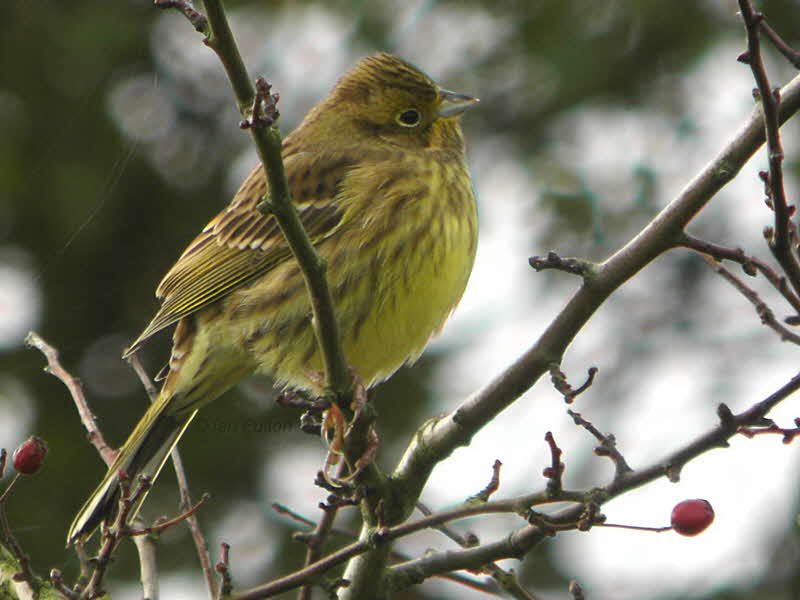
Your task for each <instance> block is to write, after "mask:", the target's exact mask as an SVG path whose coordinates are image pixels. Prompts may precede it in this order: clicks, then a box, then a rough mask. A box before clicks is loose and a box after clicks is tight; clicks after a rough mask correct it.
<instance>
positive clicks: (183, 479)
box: [128, 352, 219, 600]
mask: <svg viewBox="0 0 800 600" xmlns="http://www.w3.org/2000/svg"><path fill="white" fill-rule="evenodd" d="M128 364H129V365H130V366H131V368H132V369H133V370H134V372H135V373H136V375H137V376H138V377H139V381H141V382H142V385H143V386H144V389H145V390H146V391H147V395H148V397H149V398H150V402H155V401H156V400H157V399H158V389H156V386H155V385H154V384H153V380H152V379H150V376H149V375H148V374H147V370H146V369H145V368H144V366H143V365H142V361H141V360H140V359H139V355H138V353H136V352H134V353H133V354H131V355H130V356H129V357H128ZM170 459H171V460H172V466H173V467H174V469H175V476H176V478H177V479H178V491H179V493H180V498H181V505H180V506H181V511H183V512H184V514H185V515H186V517H185V518H186V524H187V525H188V527H189V531H190V532H191V534H192V540H193V541H194V546H195V550H196V551H197V557H198V560H199V561H200V567H201V568H202V570H203V577H204V578H205V581H206V588H207V589H208V595H209V598H210V599H211V600H214V598H216V597H217V595H218V593H219V591H218V589H217V579H216V577H215V576H214V569H213V567H212V565H211V553H210V552H209V550H208V542H207V541H206V538H205V535H204V534H203V530H202V529H201V528H200V521H199V520H198V518H197V514H195V511H193V510H190V508H191V507H192V495H191V492H190V491H189V478H188V477H187V476H186V469H185V468H184V466H183V459H182V458H181V453H180V451H179V450H178V447H177V446H175V447H174V448H173V449H172V452H171V453H170ZM204 497H205V496H204ZM201 503H202V502H201ZM201 503H198V505H197V506H198V507H199V506H200V504H201Z"/></svg>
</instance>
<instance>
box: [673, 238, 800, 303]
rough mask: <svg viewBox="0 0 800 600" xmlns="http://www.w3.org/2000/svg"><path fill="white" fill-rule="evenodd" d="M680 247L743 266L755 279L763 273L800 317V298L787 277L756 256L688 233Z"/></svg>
mask: <svg viewBox="0 0 800 600" xmlns="http://www.w3.org/2000/svg"><path fill="white" fill-rule="evenodd" d="M680 246H683V247H686V248H691V249H692V250H694V251H695V252H698V253H700V254H707V255H709V256H713V257H714V258H716V259H717V260H718V261H722V260H730V261H732V262H735V263H738V264H740V265H742V270H743V271H744V272H745V273H747V275H749V276H751V277H754V276H755V275H756V273H761V274H762V275H763V276H764V277H766V279H767V281H769V283H770V285H772V287H773V288H775V289H776V290H777V291H778V292H779V293H780V294H781V295H782V296H783V297H784V299H785V300H786V301H787V302H788V303H789V304H790V305H791V307H792V308H793V309H794V311H795V315H800V296H798V295H797V294H795V293H794V291H793V290H792V289H791V288H790V287H789V286H788V285H787V283H786V277H783V276H781V275H778V273H777V271H775V269H773V268H772V267H770V266H769V265H768V264H766V263H765V262H764V261H762V260H760V259H758V258H757V257H755V256H748V255H747V254H745V252H744V250H742V249H741V248H727V247H725V246H720V245H718V244H713V243H711V242H707V241H705V240H701V239H698V238H695V237H692V236H691V235H689V234H688V233H684V234H683V238H682V239H681V242H680Z"/></svg>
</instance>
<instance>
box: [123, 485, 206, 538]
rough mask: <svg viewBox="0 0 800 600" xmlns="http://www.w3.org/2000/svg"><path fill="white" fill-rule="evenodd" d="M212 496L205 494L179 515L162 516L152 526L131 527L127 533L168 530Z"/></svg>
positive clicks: (156, 532)
mask: <svg viewBox="0 0 800 600" xmlns="http://www.w3.org/2000/svg"><path fill="white" fill-rule="evenodd" d="M210 497H211V496H210V495H209V494H207V493H206V494H203V495H202V496H201V497H200V499H199V500H198V501H197V502H196V503H195V505H194V506H190V507H189V508H187V509H186V510H184V511H183V512H182V513H181V514H179V515H178V516H177V517H174V518H172V519H167V518H166V517H161V518H159V519H156V521H155V522H154V523H153V524H152V525H151V526H150V527H145V528H144V529H129V530H128V531H126V533H127V535H129V536H132V537H133V536H137V535H150V534H160V533H161V532H163V531H166V530H167V529H169V528H170V527H172V526H173V525H177V524H178V523H180V522H182V521H185V520H186V519H188V518H189V517H191V516H192V515H193V514H195V513H196V512H197V511H198V510H200V507H201V506H203V504H205V503H206V502H207V501H208V499H209V498H210Z"/></svg>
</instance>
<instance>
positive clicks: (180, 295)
mask: <svg viewBox="0 0 800 600" xmlns="http://www.w3.org/2000/svg"><path fill="white" fill-rule="evenodd" d="M353 164H354V161H351V160H348V159H345V158H343V157H342V156H341V155H338V156H330V157H324V156H323V157H320V156H319V155H317V156H312V155H309V154H307V153H298V154H294V155H292V156H290V157H286V158H285V166H286V171H287V178H288V181H289V187H290V191H291V192H292V198H293V200H294V201H295V203H296V206H297V210H298V213H299V215H300V220H301V221H302V223H303V226H304V227H305V229H306V232H307V233H308V235H309V237H310V238H311V241H312V243H314V244H318V243H320V242H321V241H323V240H325V239H327V238H328V237H330V236H331V235H333V234H334V233H335V232H336V230H337V229H338V227H339V225H340V223H341V220H342V216H343V214H342V211H341V210H340V209H339V207H338V206H337V203H336V202H335V200H336V196H337V194H338V193H339V189H340V187H341V183H342V182H343V181H344V179H345V178H346V176H347V172H348V171H349V169H350V167H351V166H352V165H353ZM312 168H313V169H317V170H318V169H322V171H321V172H322V173H323V174H324V177H323V178H322V179H323V180H324V181H323V182H322V184H321V185H317V186H316V187H315V188H314V189H313V190H312V193H308V188H307V187H305V186H303V181H302V179H304V178H305V177H307V176H308V173H309V172H311V169H312ZM317 172H320V171H317ZM265 193H266V182H265V179H264V177H263V174H262V170H261V167H260V166H259V167H257V168H256V169H254V170H253V171H252V172H251V173H250V175H249V176H248V177H247V179H245V181H244V183H242V186H241V187H240V188H239V191H238V192H237V193H236V195H235V196H234V198H233V200H232V201H231V203H230V205H228V207H227V208H226V209H225V210H223V211H222V212H221V213H219V214H218V215H217V216H216V217H214V218H213V219H212V220H211V221H209V223H208V224H207V225H206V226H205V228H204V229H203V232H202V233H201V234H200V235H199V236H197V238H195V240H194V241H193V242H192V243H191V244H189V246H188V247H187V248H186V250H185V251H184V252H183V254H182V255H181V257H180V258H179V259H178V261H177V262H176V263H175V265H174V266H173V267H172V269H170V270H169V272H168V273H167V274H166V275H165V276H164V279H163V280H162V281H161V283H160V284H159V286H158V288H157V290H156V296H157V297H158V298H160V299H162V305H161V308H160V310H159V311H158V313H156V316H155V317H154V318H153V320H152V321H151V322H150V324H149V325H148V326H147V328H146V329H145V330H144V331H143V332H142V334H141V335H140V336H139V337H138V338H137V339H136V341H134V342H133V344H131V346H130V348H128V350H126V352H125V355H126V356H127V355H129V354H131V353H133V352H135V351H136V350H137V349H138V348H139V347H140V346H141V345H142V344H143V343H144V342H146V341H147V340H148V339H149V338H150V337H151V336H152V335H154V334H155V333H157V332H158V331H160V330H162V329H164V328H165V327H168V326H170V325H172V324H173V323H175V322H177V321H179V320H180V319H182V318H183V317H185V316H187V315H189V314H192V313H193V312H195V311H197V310H200V309H201V308H203V307H205V306H208V305H209V304H211V303H212V302H215V301H217V300H219V299H220V298H223V297H224V296H226V295H228V294H230V293H231V292H232V291H233V290H235V289H238V288H240V287H241V286H243V285H246V284H247V283H249V282H251V281H252V280H254V279H256V278H258V277H261V276H263V275H265V274H266V273H268V272H269V271H270V270H272V269H273V268H274V267H275V266H276V265H277V264H279V263H281V262H283V261H285V260H287V259H288V258H289V257H290V256H291V251H290V249H289V247H288V245H287V244H286V241H285V239H284V237H283V234H282V233H281V231H280V228H279V227H278V224H277V222H276V221H275V219H274V217H272V216H271V215H264V214H262V213H261V212H260V211H259V210H258V208H257V204H258V203H259V202H260V201H261V198H262V197H263V196H264V194H265Z"/></svg>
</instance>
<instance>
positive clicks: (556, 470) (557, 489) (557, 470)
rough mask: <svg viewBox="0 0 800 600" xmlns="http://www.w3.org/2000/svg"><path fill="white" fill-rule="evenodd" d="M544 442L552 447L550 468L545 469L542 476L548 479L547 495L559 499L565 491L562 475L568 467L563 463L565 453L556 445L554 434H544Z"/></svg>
mask: <svg viewBox="0 0 800 600" xmlns="http://www.w3.org/2000/svg"><path fill="white" fill-rule="evenodd" d="M544 441H545V442H547V445H548V446H549V447H550V466H549V467H545V469H544V470H543V471H542V475H544V476H545V477H547V494H548V495H549V496H551V497H557V496H558V494H560V493H561V491H562V490H563V483H562V475H563V474H564V470H565V469H566V465H565V464H564V463H563V462H561V455H562V454H563V452H562V450H561V448H559V447H558V445H557V444H556V439H555V438H554V437H553V433H552V432H550V431H548V432H547V433H545V434H544Z"/></svg>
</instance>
